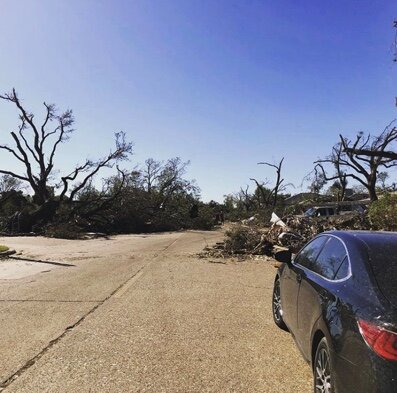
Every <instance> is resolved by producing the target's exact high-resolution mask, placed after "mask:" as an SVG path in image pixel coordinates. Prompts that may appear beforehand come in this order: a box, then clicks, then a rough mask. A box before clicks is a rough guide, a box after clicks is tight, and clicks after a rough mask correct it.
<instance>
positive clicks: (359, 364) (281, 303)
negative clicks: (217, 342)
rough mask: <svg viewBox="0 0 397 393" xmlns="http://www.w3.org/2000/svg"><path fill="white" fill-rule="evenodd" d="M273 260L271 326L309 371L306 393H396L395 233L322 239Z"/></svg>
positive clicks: (331, 234) (342, 234)
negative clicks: (284, 333) (287, 338)
mask: <svg viewBox="0 0 397 393" xmlns="http://www.w3.org/2000/svg"><path fill="white" fill-rule="evenodd" d="M276 259H278V260H280V261H282V262H284V263H283V264H282V266H281V267H280V268H279V270H278V272H277V276H276V279H275V282H274V291H273V317H274V321H275V323H276V324H277V326H279V327H280V328H282V329H285V330H289V331H290V332H291V334H292V335H293V337H294V339H295V341H296V343H297V345H298V347H299V349H300V351H301V352H302V354H303V356H304V357H305V359H306V360H307V361H308V362H309V363H310V364H311V366H312V369H313V375H314V392H316V393H320V392H324V393H334V392H335V393H344V392H345V393H355V392H357V393H367V392H368V393H369V392H371V393H373V392H377V393H379V392H382V393H389V392H390V393H395V392H397V233H393V232H369V231H367V232H366V231H333V232H325V233H322V234H321V235H318V236H317V237H315V238H314V239H313V240H311V241H310V242H309V243H308V244H307V245H306V246H305V247H303V248H302V250H301V251H300V252H299V253H298V254H297V255H296V256H295V258H294V259H293V260H291V254H289V253H288V252H282V253H280V254H279V255H278V256H277V255H276Z"/></svg>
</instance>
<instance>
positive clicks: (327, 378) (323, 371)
mask: <svg viewBox="0 0 397 393" xmlns="http://www.w3.org/2000/svg"><path fill="white" fill-rule="evenodd" d="M313 374H314V393H334V392H335V388H334V377H333V372H332V366H331V356H330V351H329V348H328V344H327V340H326V339H325V337H323V338H322V340H321V341H320V343H319V344H318V346H317V350H316V356H315V357H314V367H313Z"/></svg>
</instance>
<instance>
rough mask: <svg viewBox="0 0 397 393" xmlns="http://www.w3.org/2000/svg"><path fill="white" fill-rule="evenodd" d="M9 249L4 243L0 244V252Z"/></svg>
mask: <svg viewBox="0 0 397 393" xmlns="http://www.w3.org/2000/svg"><path fill="white" fill-rule="evenodd" d="M8 250H9V248H8V247H7V246H2V245H1V244H0V252H3V251H8Z"/></svg>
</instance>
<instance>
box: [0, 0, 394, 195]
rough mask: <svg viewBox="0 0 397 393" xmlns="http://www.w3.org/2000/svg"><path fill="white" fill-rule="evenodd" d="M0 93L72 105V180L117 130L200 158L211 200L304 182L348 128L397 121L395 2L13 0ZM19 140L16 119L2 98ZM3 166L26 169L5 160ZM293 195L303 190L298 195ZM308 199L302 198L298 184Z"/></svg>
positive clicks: (1, 43) (160, 155)
mask: <svg viewBox="0 0 397 393" xmlns="http://www.w3.org/2000/svg"><path fill="white" fill-rule="evenodd" d="M0 11H1V16H2V18H1V19H2V23H1V24H0V53H1V62H0V91H8V90H10V89H11V88H12V87H15V88H16V89H17V91H18V92H19V94H20V96H21V97H22V98H23V99H24V103H25V104H26V105H27V106H28V107H29V108H31V110H32V111H33V112H34V113H36V114H37V117H39V114H40V110H41V107H40V105H41V103H42V102H43V101H44V100H45V101H46V102H55V103H56V104H57V105H58V107H60V108H63V109H66V108H72V109H73V111H74V114H75V117H76V132H75V134H74V135H73V138H72V139H71V140H70V141H69V142H68V144H65V145H64V146H62V150H60V153H59V155H58V160H57V164H58V167H59V168H60V170H61V171H62V172H64V171H68V170H70V169H72V168H73V166H74V165H75V164H76V163H77V162H79V161H80V162H81V161H83V160H84V158H85V157H87V156H88V157H91V158H95V157H98V156H101V155H105V154H106V153H107V152H108V150H109V147H110V146H111V144H112V140H113V133H114V132H116V131H120V130H124V131H125V132H126V133H127V135H128V138H129V139H130V140H132V141H133V142H134V144H135V147H134V156H133V157H132V160H131V162H129V163H125V164H124V167H126V168H131V169H132V168H133V167H134V166H135V165H136V164H138V163H142V162H143V161H144V160H145V159H146V158H148V157H154V158H156V159H160V160H165V159H167V158H170V157H174V156H180V157H181V158H182V159H184V160H191V165H190V168H189V172H188V176H189V177H190V178H195V179H196V180H197V183H198V184H199V186H200V187H201V189H202V197H203V199H204V200H210V199H215V200H219V201H221V200H222V197H223V195H224V194H228V193H231V192H234V191H238V189H239V187H240V186H245V185H246V184H250V187H251V189H252V190H253V188H254V186H253V184H252V182H250V180H249V178H250V177H256V178H258V179H264V178H266V177H267V178H269V179H272V176H273V172H272V170H271V169H270V168H266V167H264V166H258V165H256V163H257V162H258V161H270V162H273V161H274V162H275V161H279V160H280V159H281V158H282V157H285V164H284V165H285V166H284V177H285V180H286V182H292V183H294V184H295V185H296V186H299V185H300V183H301V181H302V178H303V177H304V175H305V174H306V173H308V172H309V171H310V170H311V168H312V167H313V165H312V162H313V161H314V160H315V159H316V158H318V157H322V156H325V155H327V154H328V153H329V152H330V150H331V147H332V145H333V144H334V143H335V142H337V140H338V134H339V133H341V132H342V133H343V134H344V135H346V136H350V137H354V135H355V133H356V132H357V131H361V130H363V131H370V132H374V133H376V132H378V131H379V130H381V129H383V128H384V126H385V125H386V124H387V123H389V122H390V121H391V120H392V119H394V118H395V117H397V113H396V108H395V106H394V97H395V96H397V65H396V64H395V63H393V62H392V51H391V46H392V41H393V34H394V32H393V28H392V22H393V20H394V19H395V18H397V2H395V1H391V0H390V1H382V0H379V1H367V0H345V1H337V0H334V1H326V0H323V1H315V0H313V1H307V0H302V1H296V0H295V1H292V0H290V1H286V0H277V1H274V0H272V1H267V0H245V1H242V0H241V1H237V0H217V1H215V0H150V1H149V0H146V1H143V0H134V1H124V0H123V1H122V0H113V1H110V0H109V1H101V0H95V1H91V0H68V1H61V0H58V1H52V0H39V1H33V0H30V1H28V0H19V1H13V0H2V1H1V2H0ZM0 113H1V116H0V135H1V140H2V141H9V138H8V133H9V131H10V130H12V129H13V128H15V126H16V124H17V121H16V118H15V112H14V111H13V110H11V108H10V107H8V106H7V105H6V104H4V103H0ZM0 166H2V167H8V168H10V169H13V168H17V167H15V163H14V162H13V161H12V160H11V159H9V157H8V156H7V155H6V154H4V152H2V153H1V155H0ZM292 191H293V190H292ZM295 191H296V192H298V191H300V189H299V187H297V188H296V190H295Z"/></svg>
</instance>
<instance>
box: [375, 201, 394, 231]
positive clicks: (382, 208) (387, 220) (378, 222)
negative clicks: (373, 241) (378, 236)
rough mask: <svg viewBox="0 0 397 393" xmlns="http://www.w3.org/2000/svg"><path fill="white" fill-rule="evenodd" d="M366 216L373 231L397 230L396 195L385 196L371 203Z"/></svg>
mask: <svg viewBox="0 0 397 393" xmlns="http://www.w3.org/2000/svg"><path fill="white" fill-rule="evenodd" d="M368 216H369V219H370V222H371V224H372V225H373V227H374V229H382V230H386V231H396V230H397V195H392V194H385V195H384V196H383V197H382V198H381V199H379V200H377V201H375V202H372V204H371V206H370V208H369V211H368Z"/></svg>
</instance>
